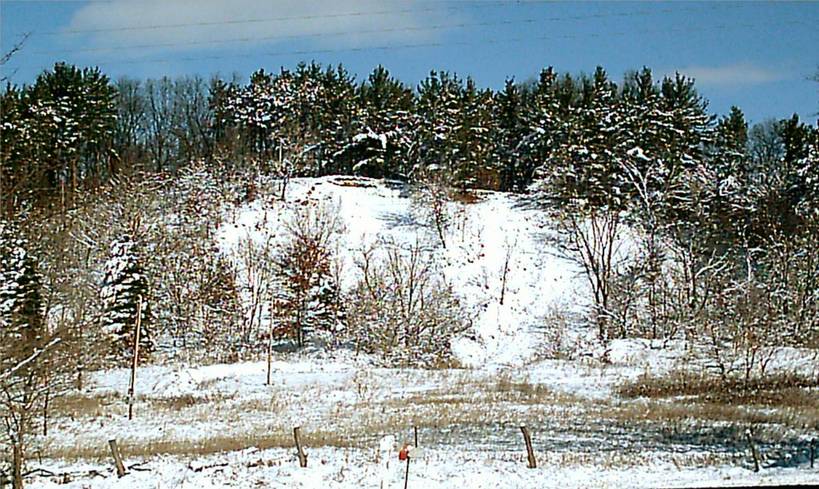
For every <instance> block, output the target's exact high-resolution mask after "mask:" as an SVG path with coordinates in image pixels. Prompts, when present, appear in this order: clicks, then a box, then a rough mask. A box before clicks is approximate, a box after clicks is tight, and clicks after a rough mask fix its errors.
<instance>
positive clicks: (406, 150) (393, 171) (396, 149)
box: [336, 66, 414, 178]
mask: <svg viewBox="0 0 819 489" xmlns="http://www.w3.org/2000/svg"><path fill="white" fill-rule="evenodd" d="M357 99H358V107H359V109H360V113H359V114H358V116H357V120H356V121H355V133H354V134H353V136H352V138H351V139H350V141H348V143H347V145H346V146H344V147H343V148H341V149H340V150H339V152H338V153H337V154H336V159H337V161H338V162H339V168H347V169H348V170H349V171H350V172H352V173H356V174H360V175H365V176H370V177H376V178H378V177H388V178H406V177H407V176H408V175H409V174H410V171H411V167H410V166H409V161H410V152H411V150H412V147H413V145H412V143H413V129H414V124H413V122H414V117H413V114H412V109H413V103H414V99H413V95H412V91H411V90H410V89H409V88H407V87H406V86H404V85H403V84H402V83H401V82H399V81H398V80H396V79H395V78H392V77H391V76H390V74H389V72H388V71H387V70H386V69H385V68H384V67H382V66H378V67H377V68H376V69H375V70H374V71H373V72H372V73H371V74H370V76H369V77H368V78H367V80H366V81H365V82H364V83H362V84H361V86H360V87H359V88H358V90H357Z"/></svg>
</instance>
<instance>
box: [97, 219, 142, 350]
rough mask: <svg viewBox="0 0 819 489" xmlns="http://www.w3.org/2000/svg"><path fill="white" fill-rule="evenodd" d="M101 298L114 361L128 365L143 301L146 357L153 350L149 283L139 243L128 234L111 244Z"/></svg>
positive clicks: (103, 326) (106, 331) (103, 320)
mask: <svg viewBox="0 0 819 489" xmlns="http://www.w3.org/2000/svg"><path fill="white" fill-rule="evenodd" d="M100 296H101V298H102V301H103V316H102V329H103V332H104V333H107V334H108V335H109V336H110V338H111V343H112V346H113V349H112V356H113V359H114V361H116V362H125V361H127V360H129V359H130V357H131V355H132V351H133V342H134V328H135V327H136V321H137V308H138V304H139V300H140V298H141V300H142V306H141V308H140V309H141V310H140V312H141V317H140V342H139V344H140V347H139V348H140V358H145V357H147V356H148V355H149V354H150V353H151V352H152V351H154V349H155V343H154V335H153V328H152V326H153V325H152V323H153V321H152V317H151V310H150V307H149V306H148V304H149V291H148V280H147V277H146V276H145V272H144V271H143V267H142V264H141V263H140V258H139V254H138V253H137V249H136V243H135V242H134V241H133V239H132V238H131V237H130V236H128V235H124V236H122V237H121V238H119V239H117V240H115V241H114V242H113V243H112V244H111V254H110V256H109V259H108V261H107V262H106V263H105V278H104V281H103V285H102V290H101V293H100Z"/></svg>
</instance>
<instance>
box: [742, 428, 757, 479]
mask: <svg viewBox="0 0 819 489" xmlns="http://www.w3.org/2000/svg"><path fill="white" fill-rule="evenodd" d="M745 438H747V439H748V444H749V445H751V456H752V457H753V458H754V472H759V452H757V450H756V445H755V444H754V440H752V439H751V430H750V429H747V430H745Z"/></svg>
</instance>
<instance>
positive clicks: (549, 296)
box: [220, 177, 587, 366]
mask: <svg viewBox="0 0 819 489" xmlns="http://www.w3.org/2000/svg"><path fill="white" fill-rule="evenodd" d="M475 197H476V198H475V199H474V201H472V199H471V200H470V202H469V203H464V202H452V203H450V204H449V208H448V213H449V215H450V216H451V217H450V220H451V222H450V224H449V226H448V229H447V231H446V247H444V246H441V243H440V239H438V237H437V234H436V231H435V229H434V228H433V226H432V225H431V224H430V223H428V222H426V221H425V219H424V216H423V210H420V209H418V204H417V203H415V202H414V199H413V198H412V195H411V191H410V189H409V188H408V187H407V186H405V185H404V184H401V183H399V182H385V181H381V180H372V179H365V178H351V177H325V178H315V179H312V178H311V179H296V180H294V181H292V182H291V183H290V185H288V187H287V196H286V202H285V203H282V202H280V201H272V200H268V201H264V200H262V199H257V200H255V201H253V202H252V203H250V204H247V205H245V206H243V207H241V208H240V209H237V210H236V211H235V212H234V213H233V214H232V215H231V216H230V217H229V218H228V222H226V223H225V225H224V226H223V227H222V229H221V236H220V239H221V241H222V246H223V249H224V251H225V252H226V253H228V254H235V253H236V249H237V247H238V246H239V243H240V242H241V240H242V239H245V238H246V237H250V238H252V239H254V240H256V241H258V242H262V241H264V240H267V239H272V240H273V241H276V240H279V239H281V237H282V236H284V235H285V234H286V233H284V232H283V230H282V226H284V225H285V223H286V222H287V220H288V219H291V215H292V212H293V208H294V206H299V205H302V204H303V203H304V202H305V200H306V199H313V200H315V201H319V202H324V203H325V205H327V206H330V207H332V208H335V209H337V210H338V212H339V214H340V217H341V219H342V224H343V226H342V227H343V229H342V232H341V233H340V235H339V236H338V240H337V248H338V256H339V258H340V260H341V262H342V269H343V275H342V276H343V286H344V287H346V288H350V287H352V286H353V285H354V284H355V281H356V280H358V278H359V273H358V272H357V268H356V266H355V260H356V259H358V258H360V256H361V252H362V250H364V249H366V248H367V247H368V246H369V245H371V244H372V243H374V242H378V241H382V242H385V241H389V242H391V243H398V244H403V245H407V246H409V245H411V244H413V243H415V242H416V241H420V242H421V243H424V244H425V245H427V246H429V247H432V248H434V249H435V252H434V253H435V257H436V260H437V261H438V263H439V265H440V267H441V268H442V270H443V272H444V274H445V275H446V277H447V279H448V281H449V282H450V283H451V284H452V285H453V287H454V290H455V291H456V293H457V294H458V295H459V296H460V298H461V299H462V300H463V301H464V302H465V303H466V304H467V305H468V306H469V309H470V311H471V312H472V315H473V318H474V319H473V321H474V326H473V332H472V333H473V334H472V335H466V337H464V338H461V339H459V340H458V341H457V342H456V343H455V344H454V345H453V350H454V353H455V354H456V356H457V357H458V359H459V360H460V361H461V362H462V363H464V364H465V365H469V366H479V365H485V364H490V365H516V364H517V365H519V364H521V363H522V362H524V361H525V360H526V359H529V358H531V357H532V356H533V355H534V354H535V352H536V351H537V348H538V343H539V342H540V341H541V340H542V337H543V335H542V334H541V333H540V330H541V328H542V327H543V326H544V322H545V321H546V316H547V315H548V314H549V313H550V312H553V311H555V310H565V311H569V310H576V309H577V308H578V307H581V306H582V305H583V304H585V303H586V301H587V297H586V296H585V290H586V289H585V283H584V282H583V279H582V277H581V276H580V275H579V273H578V270H577V269H576V268H575V267H574V266H573V264H571V263H570V262H568V261H566V260H564V259H561V258H558V257H557V256H556V255H555V254H554V250H553V249H551V248H550V247H549V245H548V243H547V242H546V239H545V237H546V234H545V233H546V232H547V231H548V226H547V222H546V219H545V216H544V215H543V213H542V212H540V211H538V210H535V209H531V208H530V207H527V206H525V205H523V203H522V201H521V200H520V197H519V196H516V195H514V194H505V193H495V192H480V193H477V194H476V195H475ZM504 269H506V276H507V280H506V284H505V288H506V290H505V292H503V304H501V295H502V288H503V287H504V283H503V280H502V277H503V275H504Z"/></svg>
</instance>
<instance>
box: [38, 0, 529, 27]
mask: <svg viewBox="0 0 819 489" xmlns="http://www.w3.org/2000/svg"><path fill="white" fill-rule="evenodd" d="M523 4H524V3H522V2H508V1H503V0H488V1H486V2H481V3H469V2H461V3H458V4H457V6H455V5H453V6H449V7H446V6H445V7H440V6H437V7H427V8H422V9H418V8H415V9H401V10H371V11H358V12H344V13H337V14H310V15H292V16H285V17H269V18H264V19H237V20H219V21H202V22H185V23H177V24H154V25H130V26H129V25H125V26H119V27H102V28H98V29H69V30H62V31H49V32H41V33H39V34H38V35H40V36H60V35H73V34H98V33H103V32H121V31H144V30H160V29H179V28H183V27H213V26H224V25H241V24H263V23H268V22H288V21H293V20H320V19H337V18H344V17H369V16H373V15H394V14H414V13H425V12H440V11H451V10H462V9H463V7H464V6H469V8H486V7H494V6H514V5H523Z"/></svg>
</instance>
